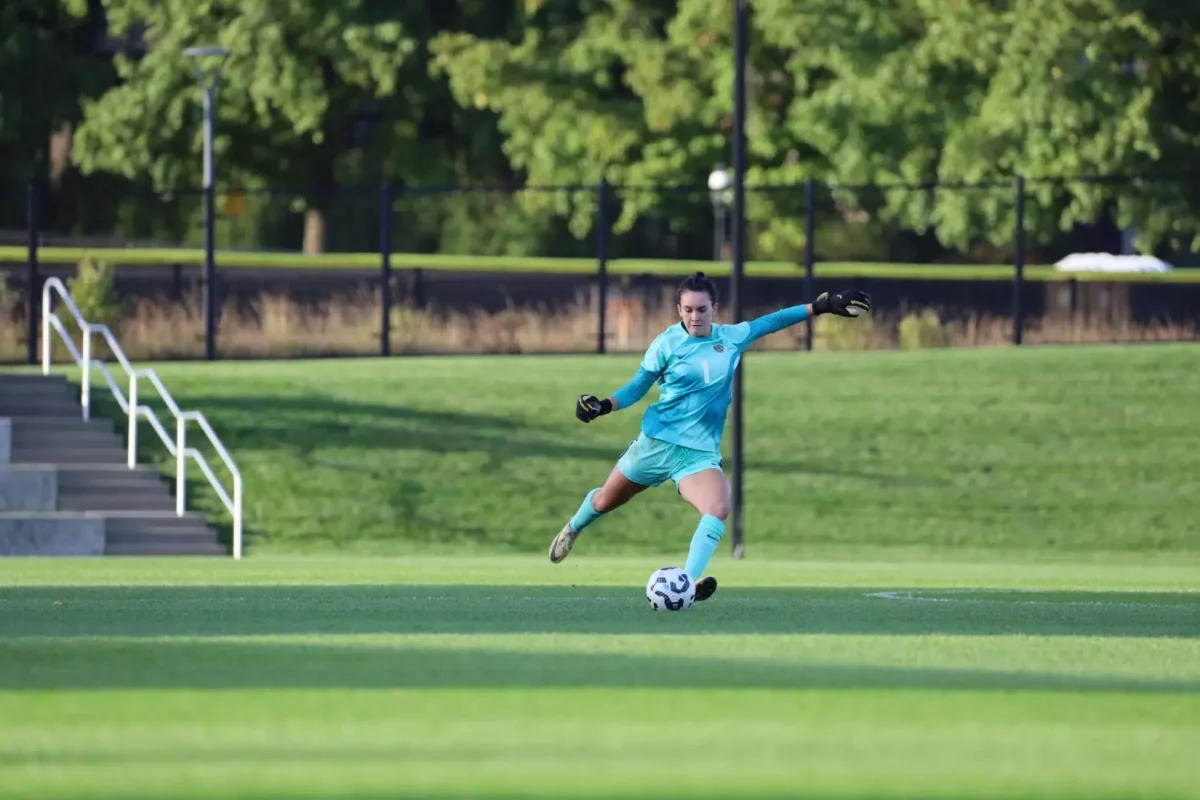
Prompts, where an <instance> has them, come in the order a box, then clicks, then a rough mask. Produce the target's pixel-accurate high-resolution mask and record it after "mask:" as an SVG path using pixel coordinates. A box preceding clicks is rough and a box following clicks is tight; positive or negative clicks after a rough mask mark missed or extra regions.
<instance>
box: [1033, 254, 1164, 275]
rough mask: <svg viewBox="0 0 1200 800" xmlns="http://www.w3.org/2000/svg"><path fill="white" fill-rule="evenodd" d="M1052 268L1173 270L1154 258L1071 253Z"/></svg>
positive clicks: (1119, 270) (1078, 269) (1090, 270)
mask: <svg viewBox="0 0 1200 800" xmlns="http://www.w3.org/2000/svg"><path fill="white" fill-rule="evenodd" d="M1054 268H1055V269H1058V270H1061V271H1063V272H1170V271H1171V270H1173V269H1175V267H1173V266H1172V265H1171V264H1169V263H1167V262H1166V261H1163V260H1162V259H1161V258H1155V257H1154V256H1115V255H1113V254H1112V253H1071V255H1069V256H1067V257H1065V258H1063V259H1062V260H1061V261H1059V262H1057V263H1056V264H1055V265H1054Z"/></svg>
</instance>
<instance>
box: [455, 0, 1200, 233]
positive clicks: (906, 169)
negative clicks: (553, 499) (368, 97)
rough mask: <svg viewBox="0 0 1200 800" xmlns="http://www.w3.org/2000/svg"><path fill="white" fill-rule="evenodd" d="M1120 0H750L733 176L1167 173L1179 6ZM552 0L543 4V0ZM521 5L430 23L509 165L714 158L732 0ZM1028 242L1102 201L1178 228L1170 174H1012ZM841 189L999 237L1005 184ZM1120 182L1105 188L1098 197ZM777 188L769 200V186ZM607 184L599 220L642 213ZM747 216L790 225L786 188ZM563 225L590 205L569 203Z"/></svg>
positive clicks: (1196, 100)
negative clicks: (464, 28) (442, 28)
mask: <svg viewBox="0 0 1200 800" xmlns="http://www.w3.org/2000/svg"><path fill="white" fill-rule="evenodd" d="M1130 5H1131V4H1129V3H1123V2H1120V0H1072V2H1068V3H1063V2H1061V0H1005V1H1004V2H999V3H996V2H982V0H961V1H960V2H955V3H951V4H947V3H944V2H940V1H939V0H889V2H885V3H879V2H874V0H854V1H853V2H846V0H837V1H836V2H835V0H806V1H805V2H799V0H759V2H756V3H754V4H752V12H751V31H750V37H751V52H750V63H749V67H748V77H747V85H748V95H749V108H748V121H747V124H748V151H749V153H748V154H749V158H750V167H749V177H750V179H751V180H752V181H754V182H759V183H798V182H800V181H802V180H803V179H804V178H805V177H807V176H810V175H814V176H817V177H819V178H822V179H825V180H828V181H836V182H842V183H864V182H896V181H903V182H923V181H930V180H945V181H961V180H967V181H980V180H997V179H999V180H1002V181H1004V182H1007V183H1009V184H1010V185H1011V176H1012V175H1014V174H1016V173H1024V174H1026V175H1029V176H1044V175H1050V176H1064V175H1081V174H1082V175H1093V174H1115V173H1146V172H1151V171H1159V172H1161V171H1163V168H1164V167H1166V168H1169V169H1170V170H1172V171H1178V172H1179V173H1188V172H1190V171H1194V170H1195V169H1196V168H1197V167H1198V166H1200V156H1198V155H1197V153H1200V149H1198V148H1197V147H1196V145H1197V144H1198V143H1200V138H1198V137H1200V135H1198V134H1196V133H1195V131H1197V130H1200V91H1197V89H1198V88H1200V80H1198V78H1197V75H1200V69H1197V66H1198V65H1200V55H1198V54H1200V47H1198V46H1197V45H1198V44H1200V30H1198V28H1200V7H1192V6H1189V7H1188V8H1187V9H1186V10H1185V9H1183V8H1182V7H1179V8H1177V7H1175V6H1173V5H1170V4H1163V3H1151V2H1143V3H1135V4H1132V7H1130ZM552 7H553V8H552ZM556 9H557V5H556V4H544V5H541V6H539V7H538V8H536V9H535V10H534V12H533V13H532V14H531V16H530V18H529V20H528V22H527V24H526V27H525V29H524V31H523V37H522V38H521V39H520V41H519V42H516V43H512V42H510V41H508V40H501V39H496V38H492V39H487V38H483V37H476V36H471V35H467V34H443V35H442V36H440V37H439V38H438V39H436V40H435V42H434V44H433V48H432V49H433V52H434V53H435V54H436V56H437V58H436V60H435V62H434V68H435V69H436V70H439V71H440V72H442V73H445V74H446V75H448V76H449V79H450V84H451V87H452V88H453V90H454V94H455V98H456V99H457V100H458V102H459V103H460V104H461V105H463V106H464V107H469V106H475V107H480V108H488V109H491V110H492V111H494V112H495V113H496V115H497V118H498V123H499V125H500V129H501V131H502V132H503V133H504V135H505V136H506V139H507V145H506V148H507V152H508V154H509V156H510V158H511V159H512V161H513V164H514V165H515V166H517V167H518V168H520V169H523V170H526V171H527V173H528V175H529V176H530V178H531V179H534V180H536V181H538V182H541V183H549V182H577V181H595V180H597V179H598V178H599V176H600V175H601V174H607V175H608V177H609V179H610V180H613V181H614V182H620V181H632V182H642V183H647V182H659V183H691V184H695V185H702V184H703V181H704V177H705V176H706V175H707V174H708V171H709V170H710V169H711V168H712V165H713V164H715V163H717V162H719V161H726V162H727V161H728V155H727V154H728V152H729V139H728V134H729V131H730V125H729V115H730V110H731V108H732V103H731V86H732V74H731V73H732V70H731V62H732V35H731V34H732V31H731V27H732V16H733V15H732V10H731V9H730V7H729V4H728V3H722V2H717V1H716V0H678V2H677V3H666V2H660V3H640V2H634V0H605V1H603V2H601V1H600V0H597V1H596V2H592V3H589V4H587V5H586V7H585V10H586V15H574V16H571V15H566V14H564V13H560V12H558V11H557V10H556ZM1029 191H1030V194H1031V198H1030V203H1029V206H1028V212H1029V213H1028V219H1027V224H1028V227H1029V232H1030V235H1031V239H1032V240H1033V241H1045V240H1048V239H1049V238H1051V237H1053V236H1054V235H1055V234H1057V233H1058V232H1059V231H1060V230H1064V229H1068V228H1070V226H1072V225H1073V224H1075V223H1077V222H1092V221H1094V220H1095V219H1097V218H1098V216H1099V215H1100V214H1101V212H1102V211H1103V210H1104V209H1105V207H1106V204H1107V203H1110V202H1112V201H1114V199H1116V212H1117V217H1118V221H1119V223H1120V224H1121V225H1123V226H1124V225H1133V226H1136V227H1137V228H1138V230H1139V231H1140V232H1141V234H1142V235H1143V239H1144V243H1145V244H1147V245H1149V244H1152V243H1158V242H1164V241H1177V242H1182V243H1187V242H1189V241H1191V239H1192V236H1193V234H1194V233H1195V226H1194V224H1193V223H1191V222H1189V220H1190V219H1192V218H1194V216H1195V215H1194V214H1190V213H1187V212H1188V211H1190V210H1191V209H1193V208H1195V207H1196V206H1197V205H1200V197H1197V195H1196V193H1195V190H1194V189H1192V188H1191V184H1170V185H1168V184H1155V183H1144V184H1140V185H1137V186H1135V187H1134V188H1133V190H1130V187H1121V188H1119V189H1118V188H1114V187H1113V186H1112V185H1105V184H1100V183H1083V182H1079V183H1072V184H1069V185H1067V186H1055V185H1052V184H1039V183H1031V184H1030V187H1029ZM843 194H844V195H845V199H846V200H848V201H851V202H853V203H854V204H856V205H857V206H858V207H860V208H862V209H864V210H866V211H868V212H869V213H870V214H871V215H872V217H877V218H879V219H882V220H884V221H887V222H893V223H898V224H903V225H905V226H907V227H912V228H915V229H916V230H918V231H924V230H927V229H935V230H936V231H937V235H938V237H939V239H940V240H941V241H942V243H943V244H945V245H947V246H952V247H957V248H959V249H964V248H965V247H967V246H968V244H970V243H971V242H972V241H973V240H974V239H976V238H979V237H980V236H982V238H983V239H985V240H987V241H990V242H992V243H999V242H1002V241H1006V240H1009V239H1010V238H1011V235H1012V229H1013V225H1014V216H1013V214H1014V203H1013V201H1012V191H1011V188H1010V189H1007V190H1005V189H1004V188H1001V189H1000V190H998V191H993V192H970V193H956V192H939V193H935V194H929V193H923V192H889V193H886V194H885V195H883V196H879V197H875V198H870V197H864V196H862V194H861V193H855V192H845V193H843ZM1118 198H1119V199H1118ZM781 204H783V205H790V206H792V207H793V209H792V211H790V212H789V213H783V211H782V210H781V208H780V205H781ZM645 210H646V209H645V207H644V206H643V207H639V206H638V205H637V204H626V206H625V207H624V209H623V215H622V218H621V220H620V222H619V224H620V225H629V224H630V222H631V219H632V217H634V216H636V215H637V214H638V213H640V212H643V211H645ZM748 214H749V216H750V218H751V219H752V220H753V221H757V222H759V223H760V225H759V227H758V228H757V230H758V231H759V233H758V237H759V240H760V241H761V243H762V245H763V247H764V248H765V249H766V250H767V251H768V252H773V253H782V252H785V251H786V249H787V248H793V249H794V248H796V247H798V246H801V245H802V243H803V230H802V225H803V220H802V215H798V214H796V213H794V199H793V200H787V201H784V200H781V199H780V198H778V197H773V198H763V199H762V201H761V202H757V203H750V207H749V208H748ZM573 221H574V223H575V225H576V229H577V230H582V229H586V227H587V225H588V224H589V218H588V217H587V215H586V214H582V213H580V214H577V215H576V216H575V217H574V218H573Z"/></svg>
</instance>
